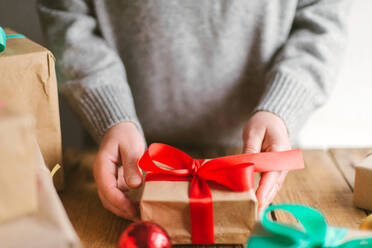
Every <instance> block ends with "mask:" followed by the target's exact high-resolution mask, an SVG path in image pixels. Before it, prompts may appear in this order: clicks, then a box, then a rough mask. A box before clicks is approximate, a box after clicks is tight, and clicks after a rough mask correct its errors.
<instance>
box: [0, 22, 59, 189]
mask: <svg viewBox="0 0 372 248" xmlns="http://www.w3.org/2000/svg"><path fill="white" fill-rule="evenodd" d="M5 32H6V34H14V32H13V31H11V30H9V29H5ZM0 75H1V80H0V100H1V101H3V102H5V103H6V105H8V106H10V107H12V108H17V109H19V110H20V111H22V112H24V113H28V114H31V115H32V116H33V117H34V119H35V127H36V137H37V142H38V144H39V146H40V149H41V152H42V154H43V157H44V159H45V162H46V164H47V166H48V167H49V168H53V167H54V166H55V165H56V164H57V163H59V164H61V159H62V148H61V131H60V122H59V109H58V94H57V81H56V74H55V68H54V57H53V55H52V54H51V52H49V51H48V50H47V49H45V48H44V47H42V46H40V45H38V44H36V43H34V42H32V41H31V40H29V39H27V38H9V39H7V40H6V48H5V50H4V51H3V52H1V53H0ZM54 183H55V186H56V187H57V189H62V185H63V170H60V171H58V173H57V174H56V175H55V177H54Z"/></svg>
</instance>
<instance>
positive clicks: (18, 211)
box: [0, 107, 37, 240]
mask: <svg viewBox="0 0 372 248" xmlns="http://www.w3.org/2000/svg"><path fill="white" fill-rule="evenodd" d="M30 133H33V121H32V118H31V117H27V116H24V115H20V114H18V113H15V112H11V111H10V110H8V109H7V108H5V107H0V224H1V223H3V222H4V221H9V220H11V219H13V218H16V217H19V216H22V215H25V214H29V213H32V212H35V211H36V209H37V193H36V166H37V164H36V163H37V161H36V157H35V154H36V150H35V144H34V142H35V141H34V139H33V138H32V136H30ZM0 240H1V239H0Z"/></svg>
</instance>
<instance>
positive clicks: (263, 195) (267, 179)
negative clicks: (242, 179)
mask: <svg viewBox="0 0 372 248" xmlns="http://www.w3.org/2000/svg"><path fill="white" fill-rule="evenodd" d="M279 176H280V172H277V171H273V172H266V173H262V177H261V180H260V184H259V186H258V189H257V192H256V196H257V200H258V208H259V209H260V208H265V207H266V206H268V204H270V199H269V198H271V197H273V196H271V195H270V194H272V192H273V191H274V190H275V189H274V188H275V187H277V186H276V185H277V180H278V179H279Z"/></svg>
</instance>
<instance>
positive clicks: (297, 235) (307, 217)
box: [247, 204, 372, 248]
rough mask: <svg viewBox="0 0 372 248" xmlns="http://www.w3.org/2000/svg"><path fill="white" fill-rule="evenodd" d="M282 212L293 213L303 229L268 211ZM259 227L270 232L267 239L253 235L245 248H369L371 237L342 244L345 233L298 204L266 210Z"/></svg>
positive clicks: (316, 213)
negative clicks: (271, 214) (279, 219)
mask: <svg viewBox="0 0 372 248" xmlns="http://www.w3.org/2000/svg"><path fill="white" fill-rule="evenodd" d="M274 210H283V211H286V212H288V213H290V214H292V215H293V216H294V217H295V218H296V219H297V220H298V221H299V223H300V224H301V225H302V227H303V230H301V229H299V228H297V227H295V226H293V225H288V224H282V223H278V222H274V221H272V220H270V219H269V218H268V215H269V213H270V212H272V211H274ZM261 224H262V226H263V228H264V229H265V230H267V231H268V232H269V235H267V236H252V237H251V238H250V239H249V241H248V245H247V248H256V247H257V248H258V247H272V248H295V247H296V248H298V247H300V248H313V247H317V248H367V247H372V237H371V238H363V239H354V240H349V241H346V242H344V241H343V239H344V238H345V236H346V234H347V232H348V230H347V229H345V228H335V227H331V226H328V224H327V223H326V221H325V218H324V216H323V215H322V214H321V213H320V212H319V211H317V210H316V209H313V208H310V207H307V206H302V205H297V204H280V205H272V206H270V207H268V208H267V209H266V210H265V211H264V212H263V213H262V215H261Z"/></svg>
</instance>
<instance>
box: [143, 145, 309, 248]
mask: <svg viewBox="0 0 372 248" xmlns="http://www.w3.org/2000/svg"><path fill="white" fill-rule="evenodd" d="M154 161H157V162H159V163H161V164H163V165H167V166H169V167H171V168H172V169H171V170H168V169H163V168H160V167H159V166H158V165H156V164H155V163H154ZM139 166H140V167H141V169H143V170H144V171H148V173H147V174H146V181H191V183H190V188H189V199H190V216H191V233H192V242H193V243H194V244H213V243H214V224H213V200H212V194H211V190H210V188H209V185H208V183H207V182H208V181H213V182H216V183H219V184H221V185H223V186H225V187H227V188H229V189H231V190H233V191H248V190H250V189H252V188H254V172H268V171H289V170H296V169H302V168H304V161H303V157H302V153H301V151H300V149H295V150H290V151H284V152H263V153H249V154H240V155H233V156H225V157H219V158H215V159H211V160H204V159H193V158H192V157H190V156H189V155H187V154H186V153H184V152H182V151H180V150H178V149H176V148H174V147H172V146H169V145H164V144H159V143H153V144H151V145H150V147H149V148H148V149H147V150H146V152H145V153H144V155H143V156H142V158H141V159H140V161H139Z"/></svg>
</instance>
